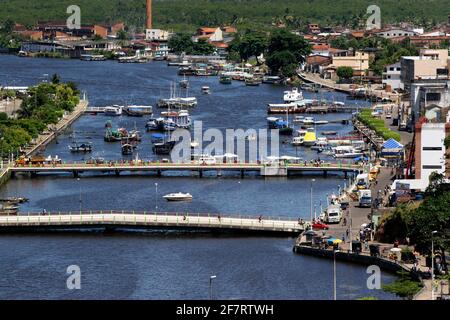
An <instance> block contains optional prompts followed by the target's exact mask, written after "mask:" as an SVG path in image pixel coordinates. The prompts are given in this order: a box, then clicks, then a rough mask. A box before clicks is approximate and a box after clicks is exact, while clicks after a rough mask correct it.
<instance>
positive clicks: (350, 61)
mask: <svg viewBox="0 0 450 320" xmlns="http://www.w3.org/2000/svg"><path fill="white" fill-rule="evenodd" d="M332 67H334V68H336V69H337V68H339V67H351V68H352V69H353V71H356V72H357V73H361V72H363V71H365V70H367V69H369V55H368V54H367V53H365V52H361V51H355V54H354V55H352V56H350V55H346V56H333V63H332Z"/></svg>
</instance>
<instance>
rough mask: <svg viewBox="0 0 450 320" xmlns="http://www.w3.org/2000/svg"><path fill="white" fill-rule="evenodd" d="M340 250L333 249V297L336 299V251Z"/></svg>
mask: <svg viewBox="0 0 450 320" xmlns="http://www.w3.org/2000/svg"><path fill="white" fill-rule="evenodd" d="M338 252H340V251H339V250H334V251H333V298H334V300H337V299H336V253H338Z"/></svg>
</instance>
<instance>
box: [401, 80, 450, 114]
mask: <svg viewBox="0 0 450 320" xmlns="http://www.w3.org/2000/svg"><path fill="white" fill-rule="evenodd" d="M449 86H450V80H447V79H422V80H414V81H413V82H411V84H410V107H411V117H412V119H411V120H412V123H415V122H416V121H417V120H418V119H419V118H420V117H422V116H425V117H426V118H427V119H428V120H432V121H442V122H445V121H446V116H447V110H448V108H449V106H450V90H449Z"/></svg>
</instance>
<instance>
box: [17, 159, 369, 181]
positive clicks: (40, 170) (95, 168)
mask: <svg viewBox="0 0 450 320" xmlns="http://www.w3.org/2000/svg"><path fill="white" fill-rule="evenodd" d="M364 169H365V168H364V167H363V166H361V165H354V164H345V163H340V162H339V163H324V164H320V165H319V164H310V163H307V164H306V165H305V164H304V163H296V164H284V165H273V164H272V165H268V164H259V163H253V164H252V163H221V164H196V163H158V162H145V161H138V162H136V161H125V162H110V163H105V164H88V163H86V162H82V163H76V162H74V163H64V164H46V165H23V166H22V165H16V166H13V167H9V171H10V172H11V173H12V174H15V173H30V174H32V175H36V174H46V173H47V174H48V173H52V174H58V173H60V174H61V173H69V174H73V175H74V176H75V177H77V176H78V175H79V174H80V173H83V172H96V173H113V174H116V175H120V173H121V172H134V173H145V172H154V173H156V174H157V175H158V176H162V172H165V171H188V172H189V171H190V172H198V173H199V176H200V177H202V176H203V172H205V171H216V172H217V173H218V175H220V174H221V173H222V172H224V171H231V172H233V171H234V172H239V173H240V174H241V176H242V177H244V175H245V173H246V172H252V171H253V172H257V173H259V174H260V175H261V176H288V175H291V174H295V173H301V172H313V173H319V174H324V175H327V174H328V173H329V172H336V173H344V175H345V176H347V174H348V173H351V174H357V173H360V172H363V171H364Z"/></svg>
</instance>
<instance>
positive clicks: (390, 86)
mask: <svg viewBox="0 0 450 320" xmlns="http://www.w3.org/2000/svg"><path fill="white" fill-rule="evenodd" d="M401 70H402V68H401V63H400V61H399V62H397V63H394V64H389V65H387V66H385V67H384V71H383V75H382V79H383V80H382V83H383V87H384V88H385V89H386V91H388V92H390V91H393V90H398V89H403V88H404V86H403V82H402V80H401V78H400V75H401Z"/></svg>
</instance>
